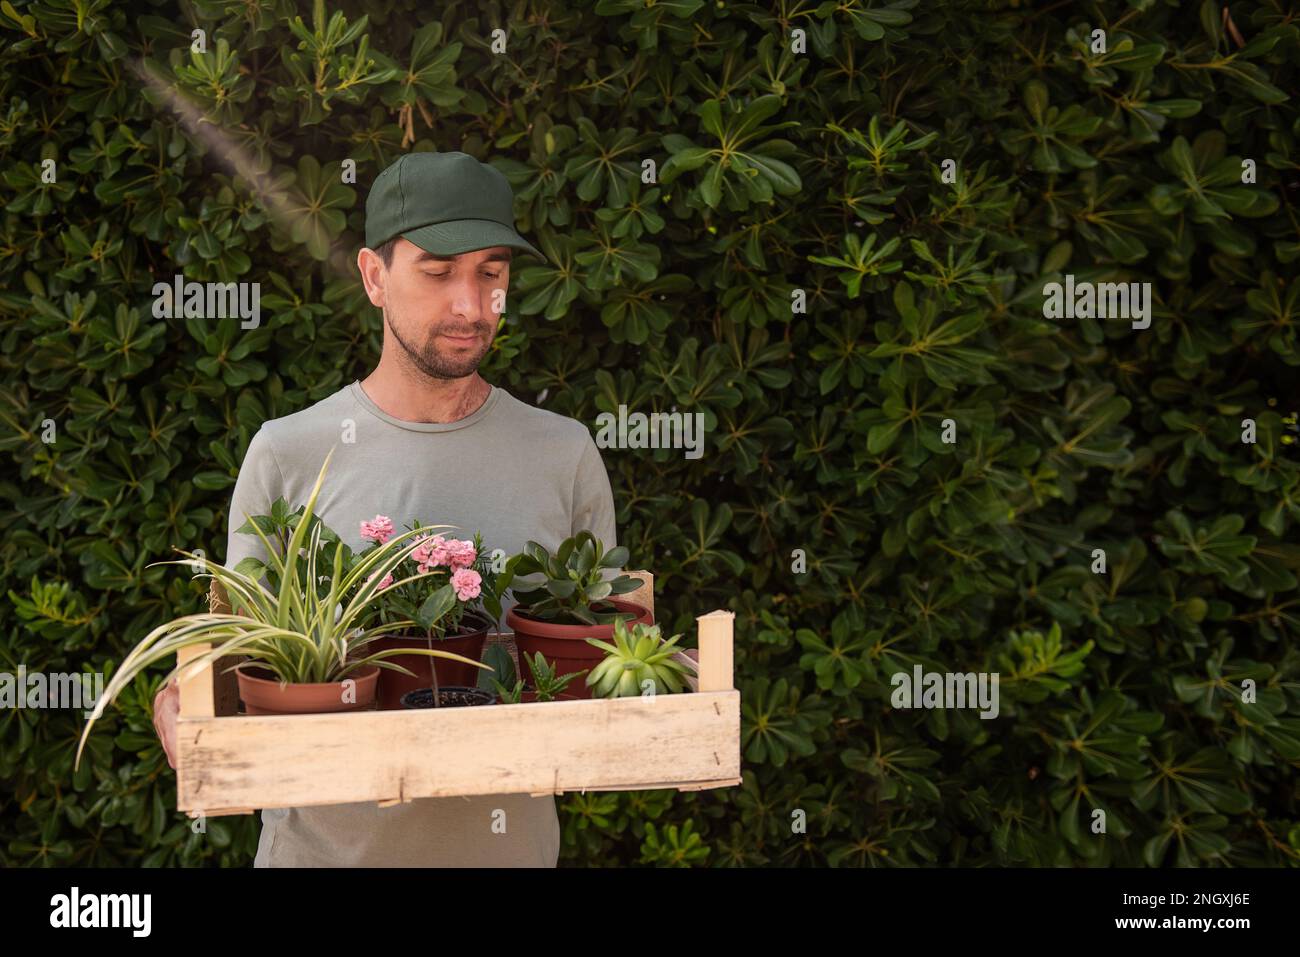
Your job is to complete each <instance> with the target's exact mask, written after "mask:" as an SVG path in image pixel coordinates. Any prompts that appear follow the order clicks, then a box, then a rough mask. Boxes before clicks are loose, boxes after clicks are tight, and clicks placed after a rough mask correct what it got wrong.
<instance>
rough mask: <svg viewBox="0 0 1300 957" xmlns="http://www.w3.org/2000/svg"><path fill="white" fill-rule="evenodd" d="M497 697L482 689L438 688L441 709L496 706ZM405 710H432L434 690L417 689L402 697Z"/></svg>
mask: <svg viewBox="0 0 1300 957" xmlns="http://www.w3.org/2000/svg"><path fill="white" fill-rule="evenodd" d="M496 701H497V699H496V695H494V694H492V693H491V692H490V691H484V690H483V689H481V688H465V687H451V688H442V687H439V688H438V707H439V708H468V707H472V706H474V705H480V704H496ZM401 704H402V707H403V708H412V709H414V708H432V707H433V689H432V688H417V689H416V690H415V691H408V692H407V693H406V694H404V695H402V699H401Z"/></svg>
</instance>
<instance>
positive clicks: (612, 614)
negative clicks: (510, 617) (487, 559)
mask: <svg viewBox="0 0 1300 957" xmlns="http://www.w3.org/2000/svg"><path fill="white" fill-rule="evenodd" d="M627 557H628V550H627V549H626V548H624V547H623V546H621V545H619V546H616V547H615V548H611V549H610V550H609V551H606V550H605V546H604V543H602V542H601V541H599V540H598V539H597V538H596V536H594V535H592V534H591V532H588V531H582V532H579V533H578V534H576V535H574V536H572V537H570V538H566V539H565V540H564V541H562V542H561V543H560V544H559V546H558V547H557V548H556V549H555V552H554V554H552V553H551V552H549V551H547V550H546V548H545V546H542V545H539V544H538V543H537V542H526V543H525V544H524V550H523V551H522V552H520V553H519V554H518V555H515V556H514V557H512V558H511V559H510V561H509V562H508V563H507V564H506V570H505V574H504V575H502V576H501V578H500V580H499V581H498V582H497V587H498V588H500V589H504V588H506V587H508V586H510V585H511V584H514V588H513V589H512V590H513V593H514V596H515V598H516V599H517V600H518V602H519V610H520V611H521V612H526V613H527V614H528V615H529V616H530V617H532V618H541V619H544V620H546V621H553V622H556V623H557V624H563V625H594V624H610V623H611V622H616V621H621V620H622V616H624V615H626V614H627V612H619V611H617V610H616V609H615V607H614V606H613V605H611V604H610V603H609V602H608V601H606V599H607V598H610V597H611V596H613V595H626V594H627V593H628V592H630V591H635V590H636V589H637V588H639V587H641V583H640V582H639V581H638V580H637V579H635V578H633V577H632V576H631V575H615V576H614V577H612V578H611V577H608V576H607V575H606V572H609V571H615V570H617V569H620V568H622V567H623V566H624V565H625V564H627ZM520 575H541V576H542V581H541V582H540V583H536V582H534V583H529V584H531V585H532V586H533V587H531V588H529V587H521V585H522V584H523V583H515V579H516V578H517V577H518V576H520Z"/></svg>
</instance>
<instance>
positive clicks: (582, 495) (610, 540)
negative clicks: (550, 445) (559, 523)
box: [569, 434, 618, 551]
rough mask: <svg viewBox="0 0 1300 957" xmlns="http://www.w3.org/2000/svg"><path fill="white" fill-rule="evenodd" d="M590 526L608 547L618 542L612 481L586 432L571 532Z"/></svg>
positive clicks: (575, 478) (579, 464)
mask: <svg viewBox="0 0 1300 957" xmlns="http://www.w3.org/2000/svg"><path fill="white" fill-rule="evenodd" d="M583 529H588V530H590V532H591V533H592V534H593V535H595V536H596V538H597V539H599V540H600V542H601V544H602V545H604V546H605V550H606V551H608V550H609V549H611V548H613V547H614V546H615V545H617V544H618V532H617V529H616V528H615V526H614V492H613V491H612V490H611V488H610V485H609V473H608V472H606V471H605V463H604V461H602V460H601V457H600V449H598V448H596V443H595V441H594V440H593V439H592V438H591V435H590V434H588V435H587V436H586V442H585V444H584V446H583V450H582V456H581V458H580V459H579V460H578V470H577V473H576V474H575V475H574V477H573V526H572V528H571V529H570V531H569V534H571V535H576V534H577V533H578V532H580V531H582V530H583Z"/></svg>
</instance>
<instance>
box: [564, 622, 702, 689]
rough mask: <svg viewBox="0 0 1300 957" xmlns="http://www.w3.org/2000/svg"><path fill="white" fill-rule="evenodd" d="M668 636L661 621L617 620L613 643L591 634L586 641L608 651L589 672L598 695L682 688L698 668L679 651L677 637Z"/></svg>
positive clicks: (589, 680)
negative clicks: (634, 622)
mask: <svg viewBox="0 0 1300 957" xmlns="http://www.w3.org/2000/svg"><path fill="white" fill-rule="evenodd" d="M681 637H682V636H681V635H673V637H671V638H669V639H667V640H665V639H664V637H663V635H661V634H660V632H659V626H658V625H646V624H641V623H637V624H634V625H631V626H628V625H627V623H626V622H623V621H621V620H620V621H617V622H615V623H614V643H613V644H610V643H609V642H605V641H599V640H597V639H595V638H588V639H587V643H588V644H590V645H594V646H595V647H597V648H599V649H601V650H602V651H604V652H605V656H604V658H602V659H601V661H600V663H599V664H597V665H596V667H595V668H593V669H592V670H591V674H589V675H587V686H588V687H589V688H590V689H591V693H592V694H593V695H594V696H596V697H598V698H630V697H634V696H636V695H642V694H647V693H649V692H650V688H651V687H653V689H654V694H669V693H673V692H678V691H681V690H683V688H685V687H686V686H687V685H688V684H689V680H690V678H691V677H694V676H695V675H696V672H697V670H698V669H697V668H695V667H694V662H692V663H691V665H687V664H686V663H685V662H686V661H690V659H689V658H686V657H685V656H684V655H681V654H680V652H681V651H682V649H680V648H678V647H677V640H678V639H679V638H681Z"/></svg>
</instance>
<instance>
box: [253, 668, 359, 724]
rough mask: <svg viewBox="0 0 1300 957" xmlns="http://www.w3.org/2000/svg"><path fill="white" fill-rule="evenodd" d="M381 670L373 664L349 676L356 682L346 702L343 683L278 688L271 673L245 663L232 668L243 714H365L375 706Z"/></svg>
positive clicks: (290, 685) (278, 684) (265, 669)
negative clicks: (242, 705)
mask: <svg viewBox="0 0 1300 957" xmlns="http://www.w3.org/2000/svg"><path fill="white" fill-rule="evenodd" d="M379 671H380V669H379V668H377V667H376V666H374V665H370V666H369V667H366V668H362V669H360V670H358V671H355V672H353V673H352V676H351V678H352V680H353V681H354V682H355V685H354V687H353V688H352V691H351V693H349V694H347V695H346V697H348V698H355V700H353V701H345V700H344V698H345V688H344V683H343V682H342V681H326V682H320V683H305V684H287V685H283V686H281V684H280V681H279V679H277V678H276V677H275V674H274V672H272V671H270V670H269V669H267V668H265V667H263V666H262V665H259V664H257V663H256V662H244V663H243V664H241V665H240V666H239V667H238V668H236V669H235V675H236V677H237V678H238V680H239V697H240V698H241V699H242V700H243V702H244V713H245V714H322V713H324V712H327V711H366V710H369V709H370V708H372V707H374V704H375V687H376V685H377V684H378V681H379Z"/></svg>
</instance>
